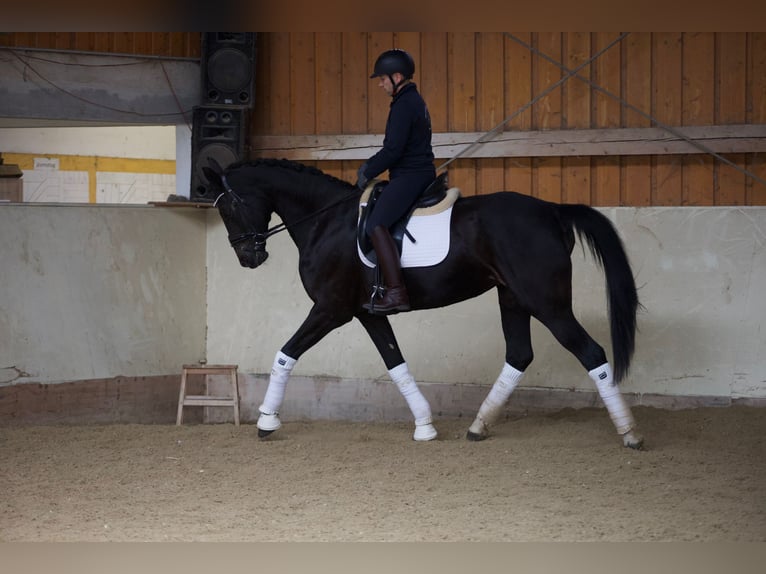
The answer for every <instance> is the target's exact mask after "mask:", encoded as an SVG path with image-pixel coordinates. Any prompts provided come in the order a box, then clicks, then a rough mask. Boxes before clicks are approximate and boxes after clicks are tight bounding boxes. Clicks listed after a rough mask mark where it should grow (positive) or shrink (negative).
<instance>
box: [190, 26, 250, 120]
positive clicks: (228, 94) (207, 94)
mask: <svg viewBox="0 0 766 574" xmlns="http://www.w3.org/2000/svg"><path fill="white" fill-rule="evenodd" d="M255 39H256V34H255V33H254V32H205V33H204V34H203V36H202V65H201V70H202V86H203V94H204V98H205V102H206V103H209V104H224V105H234V106H248V107H250V106H252V105H253V85H254V80H255Z"/></svg>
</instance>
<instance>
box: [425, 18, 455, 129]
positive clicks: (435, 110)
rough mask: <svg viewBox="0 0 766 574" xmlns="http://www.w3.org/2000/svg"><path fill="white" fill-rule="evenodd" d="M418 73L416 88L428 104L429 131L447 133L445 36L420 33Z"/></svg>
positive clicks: (443, 33)
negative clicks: (429, 116) (429, 115)
mask: <svg viewBox="0 0 766 574" xmlns="http://www.w3.org/2000/svg"><path fill="white" fill-rule="evenodd" d="M420 46H421V47H420V72H419V73H418V80H419V82H420V83H419V84H418V88H419V89H420V93H421V94H422V96H423V99H425V101H426V104H428V111H429V112H430V114H431V129H432V130H433V132H434V133H443V132H446V131H447V114H448V111H447V89H446V85H445V84H446V80H447V34H446V32H422V33H421V40H420Z"/></svg>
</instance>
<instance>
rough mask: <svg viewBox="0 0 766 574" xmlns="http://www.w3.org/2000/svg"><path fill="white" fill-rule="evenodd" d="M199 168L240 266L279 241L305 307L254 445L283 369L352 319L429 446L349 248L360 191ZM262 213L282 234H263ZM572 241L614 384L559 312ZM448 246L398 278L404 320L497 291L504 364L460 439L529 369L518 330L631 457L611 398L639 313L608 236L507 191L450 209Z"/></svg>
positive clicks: (308, 173)
mask: <svg viewBox="0 0 766 574" xmlns="http://www.w3.org/2000/svg"><path fill="white" fill-rule="evenodd" d="M215 167H216V169H211V168H204V170H205V174H206V176H207V178H208V180H209V181H210V183H211V185H212V186H213V187H212V189H213V190H214V192H215V194H216V195H217V200H216V205H217V207H218V211H219V213H220V215H221V218H222V219H223V222H224V224H225V226H226V229H227V231H228V233H229V241H230V243H231V245H232V247H233V248H234V251H235V252H236V254H237V257H238V258H239V262H240V264H241V265H242V266H244V267H250V268H255V267H258V266H259V265H260V264H261V263H263V262H264V261H265V260H266V258H267V257H268V253H267V251H266V239H267V238H268V237H269V236H270V235H272V234H273V233H275V232H277V231H280V230H282V229H285V230H287V232H288V233H289V234H290V237H292V239H293V241H294V242H295V244H296V246H297V247H298V251H299V271H300V277H301V280H302V282H303V285H304V287H305V289H306V292H307V293H308V295H309V297H310V298H311V299H312V301H313V302H314V305H313V307H312V308H311V311H310V312H309V314H308V316H307V317H306V319H305V321H304V322H303V324H302V325H301V326H300V327H299V328H298V330H297V331H296V332H295V334H294V335H293V336H292V337H291V338H290V340H289V341H287V343H286V344H285V345H284V346H283V347H282V349H281V350H280V351H279V352H278V353H277V356H276V358H275V360H274V366H273V369H272V372H271V377H270V379H269V386H268V389H267V391H266V396H265V397H264V401H263V404H262V405H261V406H260V408H259V411H260V413H261V415H260V417H259V419H258V428H259V435H260V436H262V437H263V436H266V435H268V434H269V433H271V432H273V431H274V430H276V429H278V428H279V427H280V426H281V423H280V421H279V416H278V411H279V408H280V406H281V404H282V401H283V398H284V392H285V386H286V383H287V380H288V378H289V375H290V371H291V370H292V368H293V366H294V364H295V362H296V360H297V359H299V358H300V356H301V355H302V354H303V353H304V352H306V351H307V350H308V349H309V348H311V347H312V346H313V345H315V344H316V343H317V342H318V341H320V340H321V339H322V338H323V337H324V336H325V335H327V334H328V333H329V332H331V331H332V330H333V329H336V328H338V327H339V326H341V325H343V324H345V323H347V322H349V321H351V319H353V318H356V319H357V320H359V322H360V323H361V324H362V325H363V326H364V328H365V329H366V331H367V333H368V334H369V336H370V338H371V339H372V341H373V343H374V344H375V347H376V348H377V349H378V352H379V353H380V355H381V357H382V358H383V361H384V363H385V365H386V367H387V368H388V370H389V374H390V376H391V378H392V380H393V381H394V382H395V383H396V384H397V386H398V388H399V390H400V391H401V393H402V395H403V396H404V398H405V399H406V401H407V403H408V405H409V407H410V409H411V410H412V413H413V416H414V418H415V433H414V436H413V438H414V439H415V440H431V439H433V438H435V437H436V430H435V428H434V427H433V424H432V419H431V410H430V406H429V405H428V403H427V401H426V400H425V398H424V397H423V395H422V394H421V393H420V390H419V389H418V387H417V384H416V383H415V380H414V378H413V377H412V375H411V374H410V373H409V370H408V368H407V364H406V362H405V360H404V357H403V356H402V353H401V351H400V350H399V346H398V344H397V342H396V339H395V337H394V333H393V331H392V329H391V325H390V323H389V320H388V318H387V317H385V316H379V315H375V314H371V313H370V312H368V311H367V310H365V309H364V308H363V307H362V305H363V304H364V303H365V302H367V301H369V299H370V292H371V288H372V284H373V282H374V271H373V270H372V269H370V268H369V267H368V266H365V265H364V264H363V263H362V262H361V260H360V257H359V252H358V248H357V242H356V236H357V235H356V230H357V221H358V216H359V198H360V195H361V192H359V191H358V190H357V189H356V188H355V186H354V185H352V184H350V183H348V182H346V181H342V180H339V179H337V178H334V177H332V176H330V175H327V174H325V173H323V172H321V171H319V170H317V169H315V168H312V167H308V166H305V165H302V164H300V163H296V162H291V161H287V160H273V159H268V160H266V159H262V160H254V161H242V162H237V163H235V164H232V165H230V166H229V167H228V168H227V169H226V170H221V169H220V168H219V167H217V166H215ZM272 213H276V214H277V215H278V216H279V217H280V218H281V219H282V224H281V225H279V226H277V227H275V228H272V229H268V225H269V221H270V218H271V215H272ZM575 231H576V232H577V234H578V237H579V238H580V240H581V241H583V242H584V243H587V245H588V247H589V250H590V252H591V254H592V255H593V257H594V258H595V260H596V261H597V262H598V264H599V265H600V266H601V267H602V268H603V270H604V274H605V276H606V284H607V297H608V310H609V317H610V326H611V336H612V349H613V355H614V373H613V372H612V368H611V366H610V363H608V362H607V358H606V354H605V352H604V349H603V348H602V347H601V346H600V345H599V344H598V343H596V341H594V340H593V339H592V338H591V337H590V335H588V333H587V332H586V331H585V329H584V328H583V327H582V325H580V323H579V322H578V321H577V319H576V318H575V316H574V314H573V312H572V262H571V259H570V256H571V253H572V249H573V247H574V244H575ZM449 234H450V247H449V252H448V254H447V255H446V258H445V259H444V260H443V261H442V262H441V263H439V264H437V265H434V266H431V267H410V268H405V269H404V280H405V283H406V285H407V289H408V291H409V297H410V304H411V306H412V309H413V310H416V309H432V308H437V307H444V306H446V305H450V304H452V303H457V302H459V301H463V300H466V299H469V298H472V297H476V296H478V295H480V294H482V293H484V292H485V291H487V290H489V289H492V288H495V289H497V294H498V301H499V304H500V313H501V319H502V328H503V334H504V336H505V342H506V352H505V365H504V366H503V368H502V370H501V372H500V375H499V377H498V379H497V380H496V381H495V383H494V385H493V386H492V388H491V390H490V392H489V394H488V396H487V398H486V399H485V401H484V402H483V404H482V405H481V407H480V409H479V412H478V414H477V416H476V419H475V420H474V421H473V424H472V425H471V426H470V428H469V430H468V433H467V438H468V439H470V440H481V439H483V438H486V437H487V436H488V432H489V428H488V427H489V426H490V425H491V424H492V423H493V422H495V421H496V419H497V417H498V416H499V415H500V414H501V412H502V409H503V407H504V405H505V403H506V402H507V401H508V398H509V396H510V394H511V392H512V391H513V389H514V387H515V386H516V384H517V383H518V381H519V379H520V378H521V376H522V374H523V372H524V370H525V369H526V368H527V367H528V366H529V364H530V363H531V362H532V358H533V352H532V345H531V333H530V318H531V317H535V318H536V319H538V320H539V321H540V322H541V323H543V324H544V325H545V326H546V327H547V328H548V329H550V331H551V332H552V333H553V335H554V336H555V337H556V339H557V340H558V341H559V342H560V343H561V344H562V345H563V346H564V347H565V348H566V349H568V350H569V351H570V352H571V353H572V354H574V355H575V357H577V359H578V360H579V361H580V363H581V364H582V365H583V367H584V368H585V369H586V370H587V371H588V374H589V375H590V377H591V378H592V379H593V380H594V382H595V383H596V386H597V388H598V390H599V393H600V395H601V397H602V399H603V401H604V403H605V405H606V407H607V409H608V411H609V414H610V417H611V418H612V421H613V422H614V424H615V426H616V428H617V431H618V433H619V434H620V435H622V437H623V443H624V444H625V445H626V446H630V447H632V448H640V446H641V444H642V439H641V437H640V436H639V435H638V434H637V432H636V430H635V422H634V420H633V417H632V414H631V412H630V409H629V407H628V405H627V404H626V402H625V400H624V398H623V397H622V395H621V394H620V393H619V391H618V390H617V386H616V385H617V382H619V381H620V380H621V379H622V378H623V377H624V376H625V375H626V374H627V372H628V368H629V365H630V361H631V358H632V355H633V349H634V343H635V331H636V311H637V308H638V305H639V302H638V296H637V293H636V286H635V282H634V279H633V274H632V271H631V268H630V264H629V262H628V259H627V256H626V254H625V250H624V248H623V245H622V241H621V240H620V238H619V236H618V234H617V232H616V230H615V228H614V226H613V225H612V223H611V222H610V221H609V220H608V219H607V218H606V217H605V216H604V215H602V214H601V213H599V212H598V211H596V210H595V209H593V208H591V207H588V206H585V205H574V204H555V203H550V202H546V201H543V200H540V199H536V198H533V197H530V196H526V195H521V194H518V193H514V192H498V193H493V194H489V195H481V196H475V197H465V198H460V199H458V200H457V202H456V203H455V204H454V206H453V209H452V219H451V228H450V231H449Z"/></svg>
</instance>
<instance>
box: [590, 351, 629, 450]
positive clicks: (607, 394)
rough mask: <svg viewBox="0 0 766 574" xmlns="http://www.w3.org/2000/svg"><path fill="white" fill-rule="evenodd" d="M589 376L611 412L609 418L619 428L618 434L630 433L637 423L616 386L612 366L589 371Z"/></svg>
mask: <svg viewBox="0 0 766 574" xmlns="http://www.w3.org/2000/svg"><path fill="white" fill-rule="evenodd" d="M588 375H589V376H590V378H591V379H593V381H594V382H595V383H596V387H597V388H598V394H599V395H601V400H602V401H604V405H605V406H606V410H607V411H609V417H610V418H611V419H612V422H613V423H614V426H615V427H616V428H617V433H618V434H621V435H624V434H625V433H627V432H630V431H631V430H632V429H633V427H635V426H636V422H635V420H633V414H632V413H631V412H630V407H629V406H628V404H627V403H626V402H625V397H623V396H622V394H621V393H620V389H618V388H617V385H615V384H614V376H613V374H612V367H611V365H610V364H609V363H604V364H603V365H601V366H600V367H597V368H595V369H593V370H592V371H588Z"/></svg>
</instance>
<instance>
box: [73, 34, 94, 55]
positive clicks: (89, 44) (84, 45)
mask: <svg viewBox="0 0 766 574" xmlns="http://www.w3.org/2000/svg"><path fill="white" fill-rule="evenodd" d="M74 37H75V38H74V49H75V50H82V51H84V52H92V51H94V50H95V49H96V33H95V32H75V34H74Z"/></svg>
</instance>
